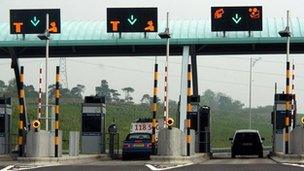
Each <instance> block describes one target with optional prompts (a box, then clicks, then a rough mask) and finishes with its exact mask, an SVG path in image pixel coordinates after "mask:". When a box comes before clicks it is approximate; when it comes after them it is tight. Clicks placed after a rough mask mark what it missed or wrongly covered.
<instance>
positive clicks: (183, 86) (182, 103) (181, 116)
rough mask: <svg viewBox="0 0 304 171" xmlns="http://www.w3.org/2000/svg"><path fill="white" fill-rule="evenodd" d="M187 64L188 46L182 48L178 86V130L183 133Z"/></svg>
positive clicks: (185, 109) (185, 108)
mask: <svg viewBox="0 0 304 171" xmlns="http://www.w3.org/2000/svg"><path fill="white" fill-rule="evenodd" d="M188 63H189V46H184V47H183V57H182V65H181V84H180V106H179V129H180V130H181V131H185V120H186V113H187V72H188Z"/></svg>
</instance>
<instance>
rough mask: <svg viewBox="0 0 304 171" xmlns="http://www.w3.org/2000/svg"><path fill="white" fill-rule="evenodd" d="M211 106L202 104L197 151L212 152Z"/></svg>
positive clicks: (199, 116)
mask: <svg viewBox="0 0 304 171" xmlns="http://www.w3.org/2000/svg"><path fill="white" fill-rule="evenodd" d="M210 128H211V117H210V107H208V106H200V107H199V109H198V116H197V132H196V139H197V141H196V152H199V153H210V151H211V148H210V143H211V141H210V132H211V129H210Z"/></svg>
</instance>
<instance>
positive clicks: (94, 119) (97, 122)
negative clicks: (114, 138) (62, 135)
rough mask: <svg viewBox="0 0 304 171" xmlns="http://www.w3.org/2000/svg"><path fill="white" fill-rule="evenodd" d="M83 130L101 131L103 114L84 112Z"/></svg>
mask: <svg viewBox="0 0 304 171" xmlns="http://www.w3.org/2000/svg"><path fill="white" fill-rule="evenodd" d="M82 132H101V116H100V115H96V114H84V115H83V116H82Z"/></svg>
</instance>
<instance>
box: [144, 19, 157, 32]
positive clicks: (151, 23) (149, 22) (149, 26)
mask: <svg viewBox="0 0 304 171" xmlns="http://www.w3.org/2000/svg"><path fill="white" fill-rule="evenodd" d="M147 25H148V26H147V27H145V31H151V32H153V31H154V30H155V27H154V23H153V21H152V20H150V21H148V22H147Z"/></svg>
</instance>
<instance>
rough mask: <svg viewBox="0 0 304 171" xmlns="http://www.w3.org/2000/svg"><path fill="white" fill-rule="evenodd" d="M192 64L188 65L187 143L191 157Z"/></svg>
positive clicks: (188, 153) (188, 154)
mask: <svg viewBox="0 0 304 171" xmlns="http://www.w3.org/2000/svg"><path fill="white" fill-rule="evenodd" d="M191 76H192V74H191V64H188V73H187V80H188V81H187V121H186V123H187V137H186V142H187V156H190V143H191V140H192V137H191V135H190V128H191V120H190V115H191V112H192V105H191V96H192V89H191V80H192V78H191Z"/></svg>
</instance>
